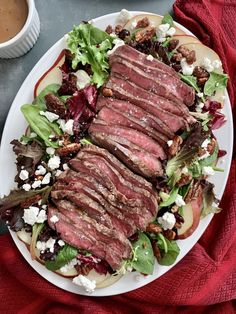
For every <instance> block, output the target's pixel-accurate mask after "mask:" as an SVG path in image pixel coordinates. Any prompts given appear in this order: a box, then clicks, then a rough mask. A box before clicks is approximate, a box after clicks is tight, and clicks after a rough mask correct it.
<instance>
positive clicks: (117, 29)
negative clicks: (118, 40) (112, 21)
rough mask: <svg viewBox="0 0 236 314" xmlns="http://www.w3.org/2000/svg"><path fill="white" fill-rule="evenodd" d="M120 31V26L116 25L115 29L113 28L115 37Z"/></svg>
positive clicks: (121, 27)
mask: <svg viewBox="0 0 236 314" xmlns="http://www.w3.org/2000/svg"><path fill="white" fill-rule="evenodd" d="M122 29H123V26H121V25H116V27H115V33H116V35H118V34H119V33H120V32H121V31H122Z"/></svg>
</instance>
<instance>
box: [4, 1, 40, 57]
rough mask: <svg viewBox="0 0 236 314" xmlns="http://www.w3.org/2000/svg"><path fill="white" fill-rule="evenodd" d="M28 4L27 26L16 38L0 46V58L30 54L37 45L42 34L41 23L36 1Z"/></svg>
mask: <svg viewBox="0 0 236 314" xmlns="http://www.w3.org/2000/svg"><path fill="white" fill-rule="evenodd" d="M26 1H27V3H28V17H27V20H26V22H25V25H24V26H23V28H22V29H21V30H20V32H19V33H17V34H16V36H15V37H13V38H11V39H10V40H8V41H5V42H3V43H1V44H0V58H16V57H20V56H22V55H24V54H25V53H26V52H28V51H29V50H30V49H31V48H32V47H33V45H34V44H35V43H36V41H37V39H38V36H39V33H40V21H39V16H38V12H37V10H36V8H35V4H34V0H26Z"/></svg>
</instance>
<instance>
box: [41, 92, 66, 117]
mask: <svg viewBox="0 0 236 314" xmlns="http://www.w3.org/2000/svg"><path fill="white" fill-rule="evenodd" d="M45 101H46V107H47V109H48V111H50V112H53V113H55V114H57V115H58V116H59V117H60V118H64V117H65V115H66V106H65V105H64V103H63V102H62V101H61V100H60V99H59V98H58V97H56V96H55V95H54V94H52V93H49V94H47V95H46V96H45Z"/></svg>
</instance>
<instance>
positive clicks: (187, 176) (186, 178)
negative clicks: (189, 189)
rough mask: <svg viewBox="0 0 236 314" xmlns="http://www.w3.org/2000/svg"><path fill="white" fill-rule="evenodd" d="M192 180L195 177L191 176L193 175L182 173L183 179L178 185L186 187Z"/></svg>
mask: <svg viewBox="0 0 236 314" xmlns="http://www.w3.org/2000/svg"><path fill="white" fill-rule="evenodd" d="M192 178H193V176H192V175H191V173H182V175H181V178H180V179H179V181H178V182H177V185H178V186H179V187H181V186H184V185H186V184H188V183H190V182H191V180H192Z"/></svg>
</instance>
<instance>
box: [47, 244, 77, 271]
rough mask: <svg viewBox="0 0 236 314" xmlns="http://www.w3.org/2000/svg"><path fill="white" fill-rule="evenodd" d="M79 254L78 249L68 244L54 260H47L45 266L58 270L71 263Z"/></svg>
mask: <svg viewBox="0 0 236 314" xmlns="http://www.w3.org/2000/svg"><path fill="white" fill-rule="evenodd" d="M77 254H78V250H77V249H76V248H74V247H73V246H70V245H68V244H66V245H64V246H63V248H62V249H61V250H60V251H59V253H58V254H57V256H56V258H55V260H54V261H46V262H45V266H46V267H47V269H49V270H58V269H60V268H61V267H62V266H64V265H66V264H67V263H69V262H70V261H71V260H72V259H73V258H75V257H76V255H77Z"/></svg>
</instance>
